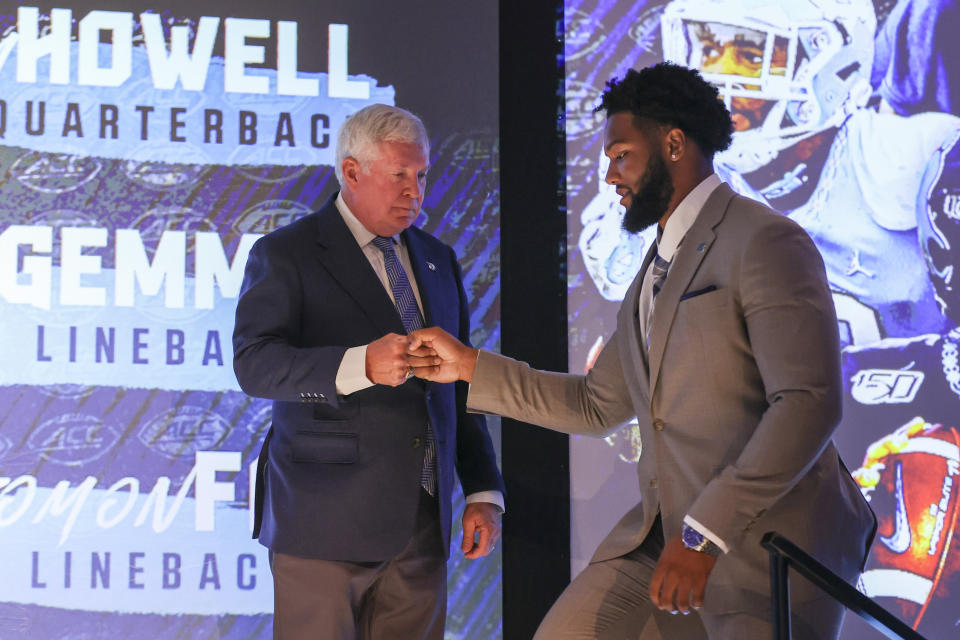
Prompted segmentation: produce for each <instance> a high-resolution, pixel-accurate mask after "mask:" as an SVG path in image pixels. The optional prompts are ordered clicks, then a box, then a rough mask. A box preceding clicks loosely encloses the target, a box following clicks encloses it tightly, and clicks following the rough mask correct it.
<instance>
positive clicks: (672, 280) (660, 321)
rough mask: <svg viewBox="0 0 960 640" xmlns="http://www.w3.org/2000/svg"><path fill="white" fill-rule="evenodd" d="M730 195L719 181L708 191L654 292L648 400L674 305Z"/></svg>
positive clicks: (707, 247)
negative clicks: (654, 302) (708, 195)
mask: <svg viewBox="0 0 960 640" xmlns="http://www.w3.org/2000/svg"><path fill="white" fill-rule="evenodd" d="M732 197H733V190H732V189H730V187H728V186H727V185H726V184H721V185H720V186H719V187H717V188H716V189H715V190H714V192H713V193H712V194H710V197H709V198H707V201H706V203H704V205H703V209H701V210H700V213H699V214H698V215H697V219H696V220H695V221H694V223H693V226H692V227H690V230H689V231H687V234H686V236H685V237H684V239H683V243H682V244H681V245H680V249H679V250H678V251H677V253H676V255H675V256H674V257H673V263H672V264H671V265H670V270H669V271H668V272H667V279H666V281H665V282H664V284H663V288H662V289H660V293H658V294H657V301H656V304H655V305H654V308H653V319H652V327H651V333H650V351H649V354H648V361H649V363H650V398H651V399H652V398H653V394H654V391H655V389H656V388H657V380H658V379H659V377H660V365H661V364H662V362H663V352H664V349H666V345H667V338H668V337H669V335H670V328H671V326H672V325H673V318H674V316H675V315H676V313H677V305H678V304H680V297H681V296H682V295H683V293H684V292H685V291H686V290H687V287H688V286H689V285H690V281H691V280H692V279H693V276H694V274H696V272H697V269H699V268H700V264H701V263H702V262H703V259H704V258H705V257H706V255H707V253H709V252H710V245H712V244H713V241H714V239H715V238H716V234H715V233H714V231H713V229H714V227H716V226H717V225H718V224H719V223H720V220H722V219H723V215H724V214H725V213H726V211H727V205H728V204H729V203H730V199H731V198H732Z"/></svg>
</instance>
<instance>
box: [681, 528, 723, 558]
mask: <svg viewBox="0 0 960 640" xmlns="http://www.w3.org/2000/svg"><path fill="white" fill-rule="evenodd" d="M680 539H681V540H682V541H683V546H685V547H686V548H687V549H690V550H691V551H697V552H699V553H706V554H707V555H711V556H714V557H718V556H720V555H722V554H723V550H722V549H721V548H720V547H719V546H717V545H716V544H715V543H714V542H713V541H712V540H710V538H708V537H706V536H705V535H703V534H702V533H700V532H699V531H697V530H696V529H694V528H693V527H691V526H690V525H688V524H687V523H683V526H682V527H681V528H680Z"/></svg>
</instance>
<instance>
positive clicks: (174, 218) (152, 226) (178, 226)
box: [130, 207, 217, 258]
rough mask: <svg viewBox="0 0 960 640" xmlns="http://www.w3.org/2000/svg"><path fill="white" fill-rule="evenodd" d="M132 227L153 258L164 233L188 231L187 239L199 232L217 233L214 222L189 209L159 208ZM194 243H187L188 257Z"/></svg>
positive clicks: (145, 214)
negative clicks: (138, 233)
mask: <svg viewBox="0 0 960 640" xmlns="http://www.w3.org/2000/svg"><path fill="white" fill-rule="evenodd" d="M130 227H131V228H133V229H137V230H138V231H139V232H140V237H141V238H143V240H144V243H143V246H144V248H145V249H146V251H147V253H148V254H149V255H150V257H151V258H153V255H154V253H155V252H156V248H155V247H156V245H157V243H158V242H159V241H160V236H162V235H163V232H164V231H186V232H187V238H190V236H191V235H192V234H193V233H195V232H197V231H216V230H217V229H216V226H215V225H214V223H213V221H212V220H210V219H209V218H207V217H205V216H204V215H203V214H202V213H200V212H199V211H196V210H195V209H190V208H189V207H157V208H155V209H151V210H149V211H147V212H146V213H144V214H142V215H140V216H139V217H138V218H137V219H136V220H134V221H133V222H132V223H131V224H130ZM193 248H194V244H193V242H190V241H188V242H187V255H191V254H192V253H193Z"/></svg>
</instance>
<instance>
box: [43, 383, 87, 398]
mask: <svg viewBox="0 0 960 640" xmlns="http://www.w3.org/2000/svg"><path fill="white" fill-rule="evenodd" d="M37 389H38V390H39V391H40V393H42V394H44V395H45V396H50V397H51V398H60V399H63V400H79V399H80V398H88V397H90V396H91V395H93V392H94V390H95V389H96V387H91V386H88V385H85V384H69V383H64V384H45V385H41V386H39V387H37Z"/></svg>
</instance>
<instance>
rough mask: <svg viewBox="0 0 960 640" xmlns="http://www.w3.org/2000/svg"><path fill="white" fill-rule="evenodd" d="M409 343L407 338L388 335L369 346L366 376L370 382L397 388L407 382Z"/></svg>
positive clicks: (393, 334)
mask: <svg viewBox="0 0 960 640" xmlns="http://www.w3.org/2000/svg"><path fill="white" fill-rule="evenodd" d="M409 341H410V340H409V338H408V337H407V336H401V335H399V334H396V333H388V334H387V335H385V336H383V337H382V338H380V339H379V340H374V341H373V342H371V343H370V344H368V345H367V361H366V374H367V378H368V379H369V380H370V382H373V383H374V384H385V385H387V386H390V387H396V386H397V385H401V384H403V383H404V382H406V381H407V378H408V377H409V376H408V375H407V374H408V373H409V371H410V362H409V356H408V355H407V343H408V342H409Z"/></svg>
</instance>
